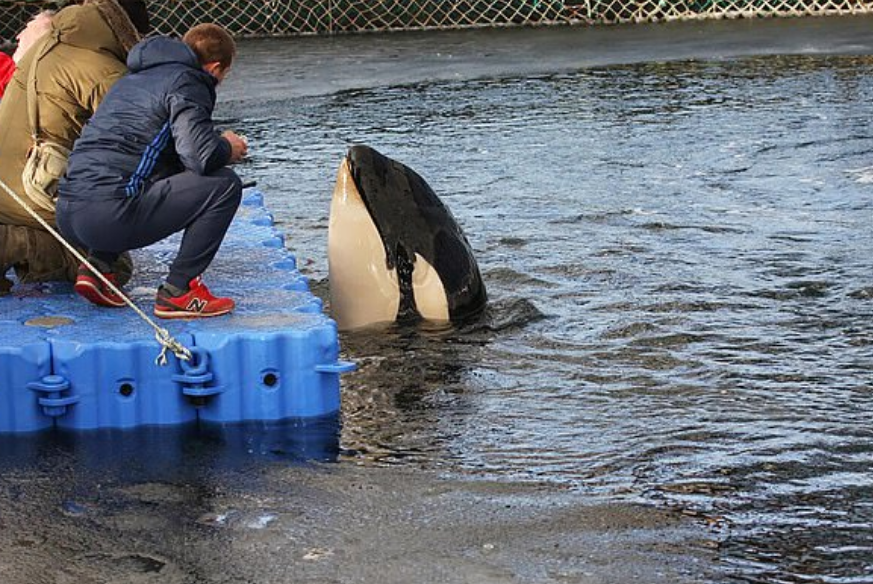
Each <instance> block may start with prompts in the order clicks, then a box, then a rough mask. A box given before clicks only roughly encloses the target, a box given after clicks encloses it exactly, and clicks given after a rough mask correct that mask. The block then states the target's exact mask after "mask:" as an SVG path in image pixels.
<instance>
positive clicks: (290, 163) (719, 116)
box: [225, 56, 873, 582]
mask: <svg viewBox="0 0 873 584" xmlns="http://www.w3.org/2000/svg"><path fill="white" fill-rule="evenodd" d="M871 73H873V62H871V61H870V59H869V58H868V57H865V56H861V57H821V56H815V57H814V56H798V57H767V58H749V59H743V60H736V61H716V60H713V61H706V60H698V61H683V62H667V63H653V64H639V65H626V66H613V67H604V68H600V69H587V70H582V71H578V72H575V73H571V72H567V73H558V74H553V75H541V76H526V77H518V78H513V77H508V78H507V77H504V78H486V79H476V80H466V81H463V82H440V83H419V84H413V85H408V86H396V87H382V88H378V89H372V90H369V89H367V90H351V91H348V92H340V93H337V94H334V95H330V96H324V97H318V96H315V97H298V98H293V99H283V98H282V97H280V96H278V95H277V94H275V93H274V94H270V95H265V96H263V98H262V99H261V100H260V101H258V100H255V99H251V98H250V97H249V98H248V99H246V100H245V101H244V102H241V103H240V104H234V103H233V102H231V103H230V104H229V105H228V104H226V105H225V107H226V111H227V115H230V116H236V117H239V119H240V120H243V121H244V122H245V123H246V125H247V126H250V127H252V132H251V133H250V135H251V134H260V135H261V136H263V137H264V139H265V142H263V143H261V144H260V145H259V146H258V147H257V148H254V149H253V154H252V160H251V162H250V165H249V168H248V170H249V171H250V172H251V174H252V175H253V176H256V177H257V178H258V180H259V181H260V183H261V184H262V185H263V186H264V187H265V189H266V191H267V193H268V196H270V194H271V193H272V198H271V200H269V201H268V203H269V205H270V206H271V208H273V209H274V210H275V211H276V214H277V216H278V217H279V218H280V220H281V221H283V226H284V227H285V228H286V229H287V230H288V234H289V237H288V241H289V245H290V246H291V247H292V250H293V251H294V252H295V253H297V254H298V257H299V258H300V259H301V260H302V261H301V265H303V266H304V268H305V270H306V271H307V272H308V274H309V275H310V276H311V277H313V278H314V279H316V280H321V279H325V278H326V265H325V262H324V261H323V260H322V259H321V258H322V257H323V255H324V251H323V250H324V241H325V239H326V233H325V224H326V216H325V213H326V209H327V201H328V200H329V189H330V185H332V181H333V176H332V173H333V171H334V169H335V167H336V164H337V162H338V160H339V158H340V157H341V156H342V155H343V153H344V150H345V148H346V146H347V144H348V143H352V142H354V143H358V142H363V143H367V144H370V145H372V146H374V147H376V148H378V149H380V150H381V151H383V152H385V153H386V155H389V156H391V157H392V158H395V159H397V160H400V161H402V162H404V163H406V164H410V165H411V166H413V167H415V168H416V169H417V170H418V171H419V173H420V174H422V176H423V177H425V179H426V180H427V181H428V182H429V183H430V184H431V186H432V187H433V188H434V190H435V191H436V192H437V193H438V194H439V195H440V197H441V198H443V200H444V201H445V202H446V204H447V205H448V206H449V207H450V208H451V209H452V211H453V214H454V215H455V217H456V218H457V219H458V221H459V223H460V224H461V225H462V227H463V229H464V231H465V232H466V233H467V236H468V238H469V239H470V242H471V244H472V246H473V248H474V251H475V252H476V253H477V258H478V261H479V265H480V267H481V269H482V270H483V274H484V278H485V280H486V284H487V286H488V289H489V293H490V295H491V297H492V300H493V305H494V306H495V307H496V314H497V315H498V316H497V317H496V319H495V320H494V322H493V323H491V325H487V326H481V325H480V326H479V327H478V328H477V326H476V325H475V324H474V325H472V326H471V327H469V328H466V329H464V328H462V329H459V330H454V331H450V332H445V333H440V334H425V333H424V332H421V331H415V330H403V329H393V328H392V329H389V330H388V331H379V332H360V333H355V334H349V335H345V336H344V337H343V339H342V346H343V349H344V351H345V352H346V353H347V356H348V358H351V359H354V360H356V361H358V363H359V365H360V370H359V372H357V373H355V374H354V375H351V376H348V377H347V378H346V379H345V380H344V383H345V388H344V390H345V395H344V403H343V408H344V426H343V430H342V443H343V446H344V447H345V448H347V450H346V451H345V452H344V455H343V460H349V459H351V460H359V461H362V462H391V463H396V464H400V463H402V464H411V465H419V466H424V467H435V466H437V467H441V468H444V469H446V470H450V471H452V472H458V473H465V474H467V475H474V476H482V477H507V478H515V479H519V478H522V479H525V478H530V479H535V480H548V481H554V482H558V483H562V484H565V485H568V486H571V487H572V488H576V489H579V490H583V491H586V492H589V493H591V494H592V495H597V496H601V497H605V498H607V499H613V498H622V499H628V498H629V499H631V500H635V501H642V502H650V503H657V504H661V505H668V506H675V507H677V508H680V509H682V510H683V511H684V512H685V513H688V514H692V515H695V516H699V517H702V518H705V520H706V521H707V522H708V523H709V524H710V525H712V527H713V529H714V535H715V537H717V538H719V539H720V540H721V544H722V550H723V557H724V568H725V573H726V574H725V575H726V577H730V578H733V579H735V580H738V581H767V582H788V581H798V580H804V579H809V580H812V581H822V580H823V579H827V581H830V582H848V581H858V580H857V578H859V577H860V578H862V579H863V578H868V579H869V577H873V576H870V574H871V572H873V564H871V562H870V558H871V557H873V554H871V553H870V552H871V538H870V531H869V525H870V519H871V517H870V513H869V510H870V509H871V508H873V496H871V495H873V493H871V491H870V487H871V483H870V481H869V479H868V473H867V470H869V469H868V467H869V461H870V459H871V455H873V447H871V443H873V442H871V440H870V438H871V430H870V428H873V424H871V422H873V407H871V401H870V397H869V393H870V392H869V388H870V379H869V364H870V361H871V357H873V351H871V338H870V333H869V331H870V322H871V316H873V308H871V305H870V302H869V299H870V295H869V294H868V293H867V291H869V289H870V285H871V284H870V274H873V256H871V254H870V253H869V250H870V249H871V248H873V230H871V229H870V217H871V216H873V203H871V201H873V199H871V197H870V192H869V188H870V187H869V178H868V177H869V171H866V170H865V169H869V168H870V165H871V159H870V144H869V136H868V132H867V131H866V128H867V127H868V126H869V119H870V118H871V116H873V110H871V108H873V105H871V104H873V99H871V97H873V95H871V94H873V84H871V79H873V75H871ZM276 112H281V114H278V113H276ZM503 311H505V312H504V314H505V315H509V316H508V317H507V318H506V319H505V320H506V321H507V323H506V326H503V325H502V324H500V322H501V320H504V318H503V317H501V316H499V315H500V314H501V312H503ZM515 311H518V313H517V314H515ZM516 322H517V324H518V326H516V325H515V324H514V323H516ZM862 574H864V575H865V576H860V575H862ZM853 578H854V580H853Z"/></svg>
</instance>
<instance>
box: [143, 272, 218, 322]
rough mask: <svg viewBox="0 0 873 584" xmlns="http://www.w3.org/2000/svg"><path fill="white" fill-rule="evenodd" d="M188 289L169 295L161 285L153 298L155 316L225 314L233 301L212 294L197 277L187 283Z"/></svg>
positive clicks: (191, 316)
mask: <svg viewBox="0 0 873 584" xmlns="http://www.w3.org/2000/svg"><path fill="white" fill-rule="evenodd" d="M188 288H189V290H188V291H187V292H185V293H184V294H182V295H181V296H171V295H170V293H169V292H167V290H166V289H165V288H164V287H163V286H161V287H160V288H158V294H157V296H156V298H155V316H158V317H160V318H201V317H206V316H220V315H222V314H227V313H228V312H230V311H231V310H233V307H234V306H235V303H234V301H233V300H231V299H230V298H218V297H216V296H213V295H212V293H211V292H210V291H209V288H207V287H206V285H205V284H204V283H203V281H202V280H201V279H200V278H199V277H197V278H194V279H193V280H191V282H189V283H188Z"/></svg>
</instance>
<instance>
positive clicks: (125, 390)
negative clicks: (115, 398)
mask: <svg viewBox="0 0 873 584" xmlns="http://www.w3.org/2000/svg"><path fill="white" fill-rule="evenodd" d="M118 393H120V394H121V395H123V396H124V397H130V396H132V395H133V385H131V384H130V383H122V384H121V385H120V386H119V387H118Z"/></svg>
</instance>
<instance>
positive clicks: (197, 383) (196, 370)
mask: <svg viewBox="0 0 873 584" xmlns="http://www.w3.org/2000/svg"><path fill="white" fill-rule="evenodd" d="M179 364H180V365H181V367H182V373H178V374H176V375H173V376H172V380H173V381H175V382H176V383H178V384H180V385H181V386H182V394H184V395H185V396H186V397H188V399H189V401H190V402H191V404H192V405H194V406H195V407H198V408H199V407H203V406H205V405H206V404H207V403H208V401H209V398H211V397H212V396H214V395H217V394H219V393H222V392H223V391H224V388H223V387H220V386H207V384H208V383H209V382H210V381H212V379H213V377H214V376H213V375H212V373H211V372H210V371H209V353H207V352H206V350H204V349H201V348H200V347H191V360H190V361H179Z"/></svg>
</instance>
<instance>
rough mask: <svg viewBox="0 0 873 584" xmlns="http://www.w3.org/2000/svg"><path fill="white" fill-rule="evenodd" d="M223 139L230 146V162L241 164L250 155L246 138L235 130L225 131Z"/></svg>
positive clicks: (222, 135)
mask: <svg viewBox="0 0 873 584" xmlns="http://www.w3.org/2000/svg"><path fill="white" fill-rule="evenodd" d="M221 137H222V138H224V139H225V140H227V141H228V143H229V144H230V162H231V163H234V162H239V161H240V160H242V159H243V158H245V157H246V155H247V154H248V153H249V143H248V141H247V140H246V139H245V137H244V136H240V135H239V134H237V133H236V132H234V131H233V130H225V131H224V132H222V134H221Z"/></svg>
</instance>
